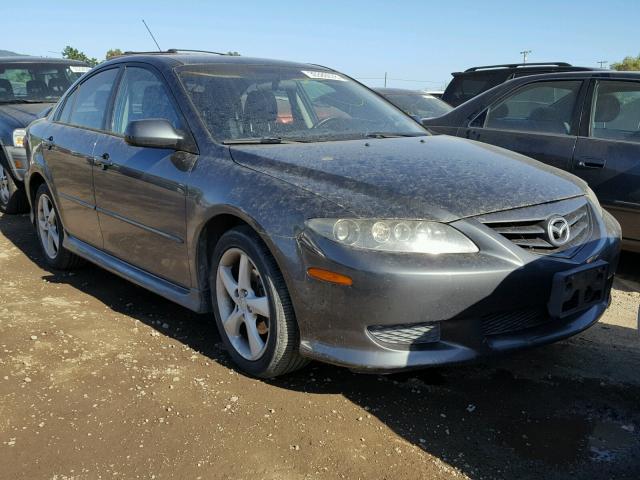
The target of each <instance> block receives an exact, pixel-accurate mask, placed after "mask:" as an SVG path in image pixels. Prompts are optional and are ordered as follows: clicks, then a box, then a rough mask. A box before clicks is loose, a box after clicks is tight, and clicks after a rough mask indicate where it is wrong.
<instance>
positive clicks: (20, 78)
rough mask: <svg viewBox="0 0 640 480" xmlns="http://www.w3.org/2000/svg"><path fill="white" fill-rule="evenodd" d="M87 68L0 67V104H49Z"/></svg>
mask: <svg viewBox="0 0 640 480" xmlns="http://www.w3.org/2000/svg"><path fill="white" fill-rule="evenodd" d="M87 71H89V67H86V66H82V65H68V64H63V63H25V62H19V63H17V62H16V63H0V103H12V102H30V103H31V102H33V103H53V102H56V101H58V99H59V98H60V97H61V96H62V94H63V93H64V92H65V91H66V90H67V88H69V87H70V86H71V84H72V83H73V82H74V81H75V80H76V79H77V78H79V77H80V76H81V75H82V74H83V73H85V72H87Z"/></svg>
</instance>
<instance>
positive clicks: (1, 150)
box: [0, 56, 89, 213]
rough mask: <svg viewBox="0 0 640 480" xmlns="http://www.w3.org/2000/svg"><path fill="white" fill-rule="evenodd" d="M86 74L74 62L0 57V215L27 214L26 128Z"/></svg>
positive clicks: (78, 64) (84, 69)
mask: <svg viewBox="0 0 640 480" xmlns="http://www.w3.org/2000/svg"><path fill="white" fill-rule="evenodd" d="M88 70H89V67H88V66H87V65H86V64H85V63H83V62H77V61H73V60H60V59H52V58H39V57H26V56H10V57H0V211H1V212H4V213H22V212H26V211H27V210H28V206H29V204H28V203H27V197H26V195H25V194H24V185H23V183H22V181H23V176H24V172H25V170H26V154H25V149H24V147H23V139H24V135H25V133H24V129H25V127H26V126H27V125H28V124H29V123H30V122H31V121H32V120H34V119H35V118H36V117H37V116H38V114H39V113H40V112H41V111H43V110H44V109H46V108H47V107H50V106H51V105H53V104H54V103H55V102H57V101H58V100H59V99H60V97H61V96H62V94H63V93H64V92H65V91H66V89H67V88H68V87H69V86H70V85H71V84H72V83H73V82H74V81H75V80H77V79H78V78H79V77H80V75H82V74H83V73H85V72H87V71H88Z"/></svg>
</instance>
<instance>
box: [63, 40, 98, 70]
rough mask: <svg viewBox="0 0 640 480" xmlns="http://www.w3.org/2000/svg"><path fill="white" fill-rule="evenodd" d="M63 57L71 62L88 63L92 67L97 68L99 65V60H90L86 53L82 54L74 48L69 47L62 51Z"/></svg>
mask: <svg viewBox="0 0 640 480" xmlns="http://www.w3.org/2000/svg"><path fill="white" fill-rule="evenodd" d="M62 57H63V58H68V59H69V60H80V61H81V62H86V63H88V64H89V65H91V66H92V67H95V66H96V65H97V64H98V60H97V59H95V58H89V57H88V56H87V55H86V54H85V53H84V52H81V51H80V50H78V49H77V48H73V47H71V46H69V45H67V46H66V47H64V50H63V51H62Z"/></svg>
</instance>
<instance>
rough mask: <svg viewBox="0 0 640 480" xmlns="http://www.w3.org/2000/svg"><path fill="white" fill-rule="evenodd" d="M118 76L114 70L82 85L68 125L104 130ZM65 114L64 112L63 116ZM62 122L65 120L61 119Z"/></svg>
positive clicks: (104, 72) (96, 76)
mask: <svg viewBox="0 0 640 480" xmlns="http://www.w3.org/2000/svg"><path fill="white" fill-rule="evenodd" d="M117 74H118V69H117V68H112V69H110V70H105V71H103V72H100V73H97V74H96V75H93V76H92V77H90V78H89V79H88V80H87V81H86V82H84V83H82V85H80V87H79V89H78V90H77V94H74V95H75V96H76V99H75V102H74V103H73V107H72V111H71V116H70V118H69V122H68V123H70V124H72V125H77V126H79V127H85V128H92V129H95V130H102V129H103V128H104V122H105V118H106V116H107V108H108V105H109V98H110V97H111V90H112V89H113V84H114V82H115V80H116V75H117ZM67 103H69V102H67ZM65 109H66V105H65ZM64 113H65V112H64V111H63V112H62V114H63V116H64ZM61 121H63V120H62V119H61Z"/></svg>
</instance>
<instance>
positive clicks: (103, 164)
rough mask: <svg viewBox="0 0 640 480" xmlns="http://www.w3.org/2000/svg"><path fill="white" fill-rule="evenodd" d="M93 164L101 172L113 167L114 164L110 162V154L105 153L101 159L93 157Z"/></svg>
mask: <svg viewBox="0 0 640 480" xmlns="http://www.w3.org/2000/svg"><path fill="white" fill-rule="evenodd" d="M93 164H94V165H95V166H96V167H98V168H99V169H101V170H106V169H107V168H109V167H112V166H113V162H111V161H110V160H109V154H108V153H103V154H102V155H100V156H99V157H93Z"/></svg>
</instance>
